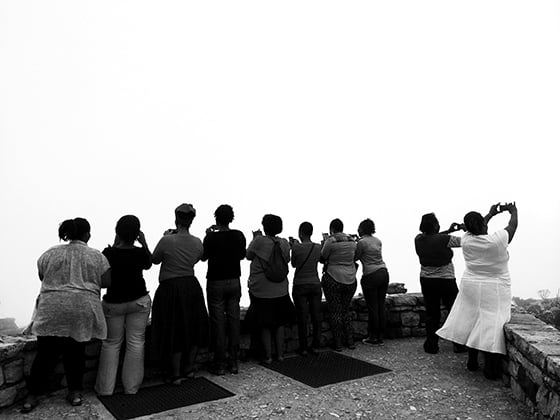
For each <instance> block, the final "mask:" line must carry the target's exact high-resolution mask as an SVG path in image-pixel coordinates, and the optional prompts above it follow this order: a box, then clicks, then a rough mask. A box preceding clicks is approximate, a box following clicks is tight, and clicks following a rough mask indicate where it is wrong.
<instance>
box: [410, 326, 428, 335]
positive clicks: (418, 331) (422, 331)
mask: <svg viewBox="0 0 560 420" xmlns="http://www.w3.org/2000/svg"><path fill="white" fill-rule="evenodd" d="M411 332H412V336H413V337H425V336H426V328H421V327H412V329H411Z"/></svg>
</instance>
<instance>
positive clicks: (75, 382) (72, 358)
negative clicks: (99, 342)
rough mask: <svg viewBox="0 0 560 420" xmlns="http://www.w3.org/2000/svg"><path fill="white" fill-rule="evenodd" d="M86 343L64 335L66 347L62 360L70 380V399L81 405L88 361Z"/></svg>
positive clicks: (72, 402)
mask: <svg viewBox="0 0 560 420" xmlns="http://www.w3.org/2000/svg"><path fill="white" fill-rule="evenodd" d="M85 350H86V343H85V342H79V341H76V340H74V339H73V338H70V337H64V347H63V351H62V361H63V363H64V373H65V375H66V381H67V382H68V401H69V402H70V403H71V404H72V405H81V404H82V401H81V400H82V397H81V395H80V394H79V393H80V391H82V389H83V387H82V383H83V378H84V370H85V362H86V354H85Z"/></svg>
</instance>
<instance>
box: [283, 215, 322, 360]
mask: <svg viewBox="0 0 560 420" xmlns="http://www.w3.org/2000/svg"><path fill="white" fill-rule="evenodd" d="M312 234H313V225H312V224H311V223H309V222H303V223H302V224H301V225H300V226H299V231H298V236H299V239H300V241H301V242H298V241H296V240H294V239H293V238H290V245H291V248H292V261H291V263H292V267H294V268H295V270H296V271H295V273H294V283H293V287H292V298H293V300H294V305H295V308H296V317H297V325H298V337H299V350H298V352H299V353H300V354H301V355H302V356H306V355H307V354H308V352H309V353H311V354H314V355H316V354H318V349H319V347H320V345H321V298H322V296H323V292H322V290H321V281H320V280H319V274H318V273H317V265H318V264H319V259H320V258H321V246H320V245H319V244H316V243H314V242H312V241H311V235H312ZM308 315H310V316H311V326H312V331H313V332H312V340H311V347H309V346H308V344H307V317H308Z"/></svg>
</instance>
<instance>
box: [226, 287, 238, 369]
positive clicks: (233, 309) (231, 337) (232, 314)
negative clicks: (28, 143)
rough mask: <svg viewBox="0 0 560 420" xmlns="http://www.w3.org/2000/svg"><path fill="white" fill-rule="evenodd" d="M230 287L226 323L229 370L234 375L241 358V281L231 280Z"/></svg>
mask: <svg viewBox="0 0 560 420" xmlns="http://www.w3.org/2000/svg"><path fill="white" fill-rule="evenodd" d="M229 282H230V283H231V284H230V287H229V288H228V289H229V291H228V294H227V299H226V323H227V336H228V352H229V369H230V371H231V372H232V373H237V372H238V366H237V359H238V358H239V335H240V316H241V315H240V308H239V300H240V299H241V284H240V282H239V279H233V280H229Z"/></svg>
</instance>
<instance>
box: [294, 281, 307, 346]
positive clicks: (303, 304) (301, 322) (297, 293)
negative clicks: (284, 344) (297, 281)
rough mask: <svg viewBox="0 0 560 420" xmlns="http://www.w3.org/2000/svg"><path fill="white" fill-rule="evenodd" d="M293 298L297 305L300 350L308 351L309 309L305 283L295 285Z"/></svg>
mask: <svg viewBox="0 0 560 420" xmlns="http://www.w3.org/2000/svg"><path fill="white" fill-rule="evenodd" d="M292 298H293V299H294V306H295V307H296V317H297V328H298V340H299V352H300V353H307V314H308V312H309V311H308V302H307V296H306V294H305V285H299V286H294V288H293V291H292Z"/></svg>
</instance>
